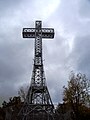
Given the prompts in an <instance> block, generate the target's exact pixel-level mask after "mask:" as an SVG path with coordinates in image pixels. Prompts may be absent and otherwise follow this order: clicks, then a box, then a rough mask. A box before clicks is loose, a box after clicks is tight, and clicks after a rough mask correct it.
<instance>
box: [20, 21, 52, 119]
mask: <svg viewBox="0 0 90 120" xmlns="http://www.w3.org/2000/svg"><path fill="white" fill-rule="evenodd" d="M22 35H23V38H35V54H34V64H33V71H32V78H31V85H30V88H29V90H28V94H27V97H26V101H25V102H24V106H23V107H22V109H21V111H20V112H19V114H18V116H19V117H20V119H19V120H30V119H31V120H41V119H43V120H47V119H48V120H52V119H53V111H54V105H53V103H52V100H51V97H50V94H49V91H48V88H47V86H46V81H45V80H46V79H45V74H44V68H43V60H42V38H54V29H53V28H42V22H41V21H36V22H35V28H23V32H22Z"/></svg>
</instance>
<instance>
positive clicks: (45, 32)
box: [22, 28, 54, 38]
mask: <svg viewBox="0 0 90 120" xmlns="http://www.w3.org/2000/svg"><path fill="white" fill-rule="evenodd" d="M36 30H37V29H36V28H23V32H22V34H23V38H35V33H36ZM39 32H40V35H41V37H42V38H54V29H53V28H41V29H40V30H39Z"/></svg>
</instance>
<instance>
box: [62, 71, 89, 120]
mask: <svg viewBox="0 0 90 120" xmlns="http://www.w3.org/2000/svg"><path fill="white" fill-rule="evenodd" d="M63 100H64V102H65V103H69V104H70V106H71V108H72V109H73V111H74V113H75V115H76V119H78V117H79V107H80V106H82V105H85V106H88V107H90V106H89V105H90V80H88V79H87V78H86V75H85V74H81V73H78V74H75V73H73V72H71V74H70V78H69V81H68V86H67V87H65V86H64V92H63Z"/></svg>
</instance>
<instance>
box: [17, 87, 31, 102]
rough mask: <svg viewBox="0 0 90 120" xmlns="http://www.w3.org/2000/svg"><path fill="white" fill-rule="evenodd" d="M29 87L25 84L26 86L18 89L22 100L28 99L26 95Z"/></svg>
mask: <svg viewBox="0 0 90 120" xmlns="http://www.w3.org/2000/svg"><path fill="white" fill-rule="evenodd" d="M28 89H29V86H25V87H23V86H22V87H21V88H20V89H19V91H18V95H19V96H20V97H21V100H22V101H25V99H26V95H27V92H28Z"/></svg>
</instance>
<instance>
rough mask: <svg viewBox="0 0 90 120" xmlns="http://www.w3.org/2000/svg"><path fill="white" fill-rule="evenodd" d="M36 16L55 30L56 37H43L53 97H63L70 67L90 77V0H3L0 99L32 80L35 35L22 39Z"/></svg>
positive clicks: (55, 99) (0, 12) (0, 4)
mask: <svg viewBox="0 0 90 120" xmlns="http://www.w3.org/2000/svg"><path fill="white" fill-rule="evenodd" d="M35 20H42V24H43V27H52V28H54V30H55V37H54V39H53V40H43V59H45V60H44V70H45V76H46V82H47V86H48V89H49V92H50V95H51V98H52V101H53V102H54V103H56V104H58V103H59V102H61V101H62V91H63V88H62V87H63V86H64V85H66V84H67V81H68V77H69V74H70V71H72V70H73V71H74V72H82V73H85V74H86V75H87V77H88V78H90V0H0V101H2V100H5V99H9V97H11V96H15V95H17V93H18V90H19V88H20V87H21V86H24V85H29V84H30V81H31V79H30V78H31V75H32V67H33V57H34V39H23V38H22V35H21V32H22V28H24V27H34V25H35Z"/></svg>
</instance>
